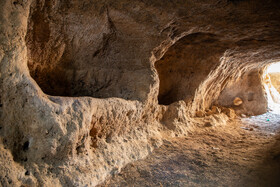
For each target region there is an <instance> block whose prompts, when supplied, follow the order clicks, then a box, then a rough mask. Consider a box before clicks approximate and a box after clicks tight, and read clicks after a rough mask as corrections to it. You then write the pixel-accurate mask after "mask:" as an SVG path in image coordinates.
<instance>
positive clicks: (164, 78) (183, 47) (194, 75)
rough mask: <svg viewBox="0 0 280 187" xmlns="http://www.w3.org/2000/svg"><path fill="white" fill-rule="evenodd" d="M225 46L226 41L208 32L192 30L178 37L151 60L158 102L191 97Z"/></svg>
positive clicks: (167, 103)
mask: <svg viewBox="0 0 280 187" xmlns="http://www.w3.org/2000/svg"><path fill="white" fill-rule="evenodd" d="M225 49H226V44H225V43H221V42H220V41H219V40H218V39H217V36H216V35H214V34H211V33H200V32H198V33H192V34H189V35H187V36H184V37H183V38H181V39H179V40H178V41H177V42H176V43H175V44H174V45H173V46H171V47H170V48H169V49H168V51H167V52H166V53H165V54H164V56H163V57H162V58H161V59H160V60H159V61H157V62H156V63H155V67H156V70H157V72H158V75H159V80H160V87H159V95H158V102H159V104H163V105H169V104H171V103H173V102H176V101H179V100H184V101H186V102H187V101H189V100H191V99H193V96H194V94H195V91H196V89H197V88H198V86H199V85H200V83H201V82H202V81H203V80H205V79H206V77H207V75H208V74H209V73H210V71H211V70H212V69H213V68H214V67H215V66H216V65H217V64H218V63H219V58H220V56H221V54H222V53H223V52H224V51H225Z"/></svg>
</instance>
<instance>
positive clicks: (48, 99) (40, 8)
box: [0, 0, 280, 186]
mask: <svg viewBox="0 0 280 187" xmlns="http://www.w3.org/2000/svg"><path fill="white" fill-rule="evenodd" d="M279 8H280V3H279V1H277V0H269V1H262V0H244V1H233V0H209V1H205V0H199V1H194V0H187V1H161V0H155V1H149V0H141V1H140V0H135V1H129V0H119V1H116V0H101V1H100V0H91V1H85V0H81V1H68V0H67V1H66V0H24V1H23V0H1V1H0V150H1V151H0V163H1V165H0V183H1V184H2V185H3V186H21V185H22V186H24V185H25V186H28V185H29V186H95V185H97V184H99V183H101V182H102V181H104V180H105V178H106V177H108V176H110V175H112V174H115V173H117V172H118V171H119V170H120V169H121V168H122V167H123V166H125V165H126V164H127V163H129V162H132V161H135V160H138V159H141V158H144V157H145V156H147V155H148V154H149V153H151V152H152V151H153V149H154V148H157V147H159V146H160V145H161V144H162V140H163V139H164V138H165V137H167V136H187V134H188V132H189V131H191V130H192V128H194V127H195V126H196V125H198V124H204V123H205V122H203V121H201V120H203V119H198V118H195V117H194V116H195V114H196V112H197V111H201V113H202V114H204V112H205V111H206V110H207V109H209V108H210V107H211V106H214V105H215V106H216V105H217V106H224V107H231V104H232V101H233V98H235V97H240V98H241V99H242V100H243V101H244V102H243V104H242V105H241V106H240V107H241V108H238V107H239V106H237V108H234V109H235V110H236V111H240V112H244V113H246V114H249V115H253V114H260V113H264V112H266V109H267V102H266V99H265V92H264V89H263V87H262V69H263V68H265V67H266V66H267V65H268V64H270V63H273V62H276V61H280V35H279V33H280V12H279ZM228 103H230V104H228ZM256 103H258V104H257V105H256ZM228 116H229V117H231V116H233V115H232V114H228ZM201 117H202V116H201ZM207 117H208V119H206V120H208V121H210V123H211V124H213V123H216V124H218V123H224V122H225V121H226V120H228V119H229V117H227V116H226V115H225V114H223V113H221V114H220V113H219V112H216V111H215V114H214V116H212V115H210V116H207Z"/></svg>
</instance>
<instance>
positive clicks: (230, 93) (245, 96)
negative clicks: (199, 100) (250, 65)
mask: <svg viewBox="0 0 280 187" xmlns="http://www.w3.org/2000/svg"><path fill="white" fill-rule="evenodd" d="M265 95H266V93H265V90H264V87H263V82H262V75H261V73H260V72H259V71H257V70H256V71H252V72H247V73H245V74H244V75H242V76H241V77H240V78H239V79H237V80H235V81H233V82H231V83H229V84H228V85H227V86H226V87H225V89H224V90H223V91H222V92H221V95H220V96H219V98H218V101H217V103H218V105H221V106H226V107H233V108H234V109H235V110H236V112H237V113H239V114H245V115H249V116H250V115H260V114H263V113H266V112H267V99H266V97H265ZM236 97H239V98H240V99H241V100H242V101H243V103H242V104H241V105H239V106H235V105H234V104H233V101H234V99H235V98H236Z"/></svg>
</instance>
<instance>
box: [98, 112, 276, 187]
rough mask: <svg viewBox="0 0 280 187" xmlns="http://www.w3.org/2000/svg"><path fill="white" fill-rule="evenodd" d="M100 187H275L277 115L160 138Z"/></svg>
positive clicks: (200, 128) (251, 118) (245, 119)
mask: <svg viewBox="0 0 280 187" xmlns="http://www.w3.org/2000/svg"><path fill="white" fill-rule="evenodd" d="M100 186H135V187H136V186H139V187H140V186H141V187H143V186H252V187H257V186H280V114H277V113H273V112H269V113H267V114H264V115H261V116H257V117H250V118H243V119H241V120H240V119H236V120H234V121H232V122H230V123H229V124H228V125H227V126H214V127H199V128H197V129H196V130H195V131H194V132H193V133H192V134H190V135H189V136H188V137H186V138H175V139H169V140H165V141H164V144H163V145H162V146H161V147H160V148H158V149H157V150H155V151H154V152H153V153H152V154H151V155H149V156H148V157H147V158H146V159H144V160H139V161H137V162H134V163H131V164H129V165H127V166H126V167H125V168H123V169H122V171H121V173H119V174H117V175H115V176H114V177H113V178H111V179H108V180H107V181H106V182H105V183H104V184H102V185H100Z"/></svg>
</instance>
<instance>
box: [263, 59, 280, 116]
mask: <svg viewBox="0 0 280 187" xmlns="http://www.w3.org/2000/svg"><path fill="white" fill-rule="evenodd" d="M265 89H266V93H267V101H268V108H269V109H270V110H271V111H273V112H274V113H279V114H280V94H279V93H280V62H278V63H274V64H272V65H270V66H268V67H267V69H266V72H265Z"/></svg>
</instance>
